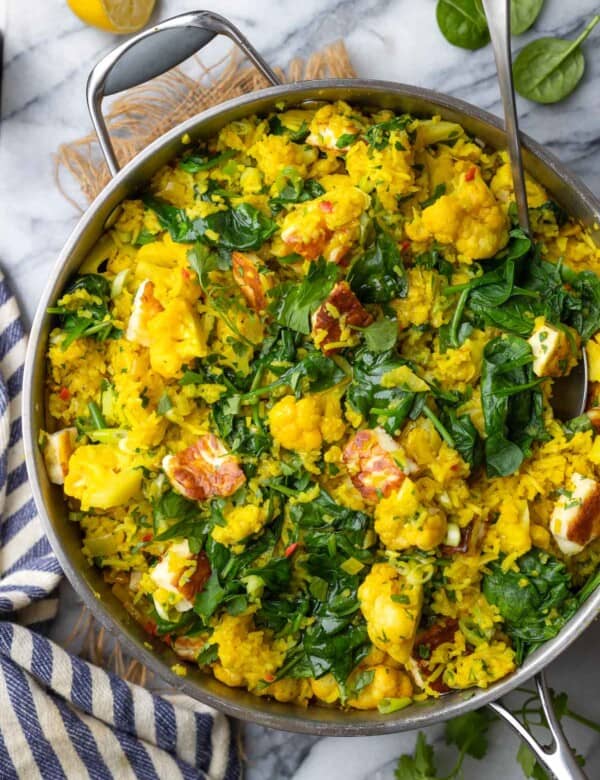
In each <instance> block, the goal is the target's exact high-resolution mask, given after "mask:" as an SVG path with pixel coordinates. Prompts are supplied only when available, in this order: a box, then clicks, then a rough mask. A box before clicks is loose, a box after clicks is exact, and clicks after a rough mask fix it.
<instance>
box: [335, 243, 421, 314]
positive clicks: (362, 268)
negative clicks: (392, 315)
mask: <svg viewBox="0 0 600 780" xmlns="http://www.w3.org/2000/svg"><path fill="white" fill-rule="evenodd" d="M348 283H349V285H350V287H351V288H352V292H354V294H355V295H356V296H357V298H358V299H359V300H360V301H361V302H362V303H387V302H388V301H391V300H392V299H393V298H404V297H405V296H406V294H407V292H408V281H407V278H406V272H405V270H404V265H403V263H402V258H401V256H400V252H399V251H398V246H397V244H396V242H395V240H394V239H393V238H392V237H391V236H390V235H388V234H387V233H385V232H384V231H383V230H378V231H377V235H376V237H375V240H374V242H373V243H372V244H371V246H369V247H367V249H366V250H365V252H364V254H363V255H362V256H361V257H359V258H358V259H357V260H355V262H354V263H353V264H352V266H351V268H350V271H349V272H348Z"/></svg>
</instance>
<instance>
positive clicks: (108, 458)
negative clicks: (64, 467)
mask: <svg viewBox="0 0 600 780" xmlns="http://www.w3.org/2000/svg"><path fill="white" fill-rule="evenodd" d="M141 486H142V472H141V471H140V469H136V468H133V467H132V466H131V464H130V462H129V459H128V457H127V455H125V454H124V453H122V452H120V451H119V450H118V449H117V448H116V447H113V446H111V445H109V444H86V445H84V446H82V447H78V448H77V449H76V450H75V452H74V453H73V454H72V455H71V457H70V459H69V468H68V472H67V476H66V477H65V493H66V494H67V495H68V496H72V497H73V498H77V499H79V501H80V502H81V508H82V509H83V511H84V512H87V510H88V509H90V508H91V507H93V508H94V509H110V508H111V507H114V506H121V505H122V504H125V503H127V501H129V499H131V498H133V497H134V496H135V495H137V494H138V493H139V492H140V489H141Z"/></svg>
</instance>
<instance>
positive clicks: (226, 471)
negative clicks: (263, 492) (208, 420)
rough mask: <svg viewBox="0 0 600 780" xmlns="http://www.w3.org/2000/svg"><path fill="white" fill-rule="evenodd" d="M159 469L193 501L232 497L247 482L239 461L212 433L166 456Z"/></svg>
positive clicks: (178, 490) (176, 487) (179, 491)
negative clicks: (161, 468) (215, 497)
mask: <svg viewBox="0 0 600 780" xmlns="http://www.w3.org/2000/svg"><path fill="white" fill-rule="evenodd" d="M162 467H163V471H164V472H165V474H166V475H167V477H168V478H169V482H170V483H171V485H172V486H173V488H174V490H176V491H177V492H178V493H180V494H181V495H182V496H185V497H186V498H189V499H192V500H193V501H206V499H208V498H212V497H213V496H231V495H233V493H235V491H236V490H237V489H238V488H239V487H241V486H242V485H243V484H244V482H245V481H246V476H245V474H244V472H243V471H242V469H241V467H240V464H239V460H238V459H237V458H236V457H235V455H231V454H230V453H229V452H227V450H226V449H225V447H224V446H223V443H222V442H221V441H220V440H219V439H217V437H216V436H214V435H213V434H212V433H209V434H206V435H205V436H201V437H200V438H199V439H198V441H197V442H196V443H195V444H192V445H191V446H190V447H187V449H185V450H182V451H181V452H178V453H177V454H175V455H166V456H165V457H164V458H163V462H162Z"/></svg>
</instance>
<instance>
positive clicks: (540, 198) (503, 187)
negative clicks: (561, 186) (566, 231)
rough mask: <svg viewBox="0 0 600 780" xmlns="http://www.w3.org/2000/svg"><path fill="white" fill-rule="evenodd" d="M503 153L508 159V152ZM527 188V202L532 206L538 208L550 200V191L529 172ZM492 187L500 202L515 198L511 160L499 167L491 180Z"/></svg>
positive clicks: (526, 176) (526, 179)
mask: <svg viewBox="0 0 600 780" xmlns="http://www.w3.org/2000/svg"><path fill="white" fill-rule="evenodd" d="M501 154H502V156H503V157H504V158H505V159H506V153H505V152H501ZM525 188H526V190H527V203H528V204H529V207H530V208H536V207H537V206H541V205H543V204H544V203H546V202H547V201H548V193H547V192H546V191H545V190H544V188H543V187H542V186H541V185H540V184H538V183H537V182H536V181H535V180H534V179H532V178H531V176H529V175H528V174H525ZM490 189H491V191H492V192H493V193H494V195H495V196H496V198H497V199H498V200H499V201H500V203H508V201H510V200H514V199H515V195H514V188H513V178H512V171H511V168H510V163H509V162H505V163H504V165H501V166H500V167H499V168H498V169H497V171H496V173H495V174H494V176H493V178H492V181H491V182H490Z"/></svg>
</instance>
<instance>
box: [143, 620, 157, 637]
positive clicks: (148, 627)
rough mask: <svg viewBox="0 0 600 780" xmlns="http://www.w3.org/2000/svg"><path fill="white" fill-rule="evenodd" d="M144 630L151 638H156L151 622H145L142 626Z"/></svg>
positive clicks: (154, 627)
mask: <svg viewBox="0 0 600 780" xmlns="http://www.w3.org/2000/svg"><path fill="white" fill-rule="evenodd" d="M144 630H145V631H147V632H148V633H149V634H152V636H156V623H155V622H154V621H153V620H147V621H146V623H145V624H144Z"/></svg>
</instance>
